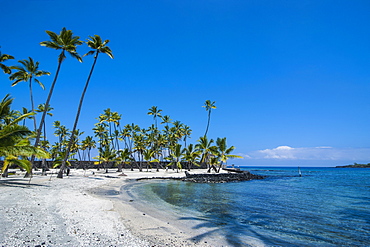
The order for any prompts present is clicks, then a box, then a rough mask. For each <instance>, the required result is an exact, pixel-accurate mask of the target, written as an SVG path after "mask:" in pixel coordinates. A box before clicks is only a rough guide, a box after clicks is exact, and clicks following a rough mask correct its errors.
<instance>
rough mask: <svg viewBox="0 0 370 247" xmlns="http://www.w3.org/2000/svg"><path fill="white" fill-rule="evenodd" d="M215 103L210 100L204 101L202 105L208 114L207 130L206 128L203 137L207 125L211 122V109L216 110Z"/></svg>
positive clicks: (205, 134)
mask: <svg viewBox="0 0 370 247" xmlns="http://www.w3.org/2000/svg"><path fill="white" fill-rule="evenodd" d="M215 103H216V101H213V102H211V101H210V100H206V102H205V103H204V106H202V107H205V108H206V111H207V112H208V121H207V128H206V133H204V136H207V133H208V128H209V123H210V121H211V111H212V109H216V106H215Z"/></svg>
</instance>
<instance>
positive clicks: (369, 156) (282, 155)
mask: <svg viewBox="0 0 370 247" xmlns="http://www.w3.org/2000/svg"><path fill="white" fill-rule="evenodd" d="M243 156H244V157H248V158H249V159H275V160H349V161H350V160H353V161H357V160H370V148H333V147H301V148H293V147H289V146H279V147H277V148H273V149H264V150H258V151H254V152H251V153H248V154H244V155H243Z"/></svg>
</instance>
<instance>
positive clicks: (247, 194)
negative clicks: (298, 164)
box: [138, 167, 370, 246]
mask: <svg viewBox="0 0 370 247" xmlns="http://www.w3.org/2000/svg"><path fill="white" fill-rule="evenodd" d="M246 169H247V170H249V171H251V172H252V173H254V174H260V175H265V176H267V178H266V179H263V180H253V181H246V182H238V183H224V184H195V183H190V182H182V181H167V180H166V181H155V182H153V181H152V182H149V183H142V184H141V185H140V186H139V188H138V192H139V194H140V193H141V196H142V199H144V200H148V201H151V202H152V203H153V202H154V203H156V202H157V203H160V202H161V201H162V202H165V203H166V204H168V205H173V206H175V207H177V208H180V209H183V210H184V211H186V212H187V214H185V215H187V216H183V215H181V214H180V213H179V220H180V221H183V222H184V224H186V222H187V221H189V220H192V221H195V222H196V225H195V228H210V229H212V232H211V231H210V233H209V234H219V235H221V236H223V237H224V238H225V240H226V242H227V243H228V244H229V245H230V246H247V243H248V237H249V236H250V237H254V238H257V239H259V240H261V241H262V242H263V243H264V244H265V245H267V246H370V169H360V168H358V169H357V168H356V169H350V168H343V169H336V168H301V171H302V175H303V176H302V177H299V176H297V175H298V171H297V168H271V167H269V168H266V167H265V168H261V167H259V168H253V167H249V168H246ZM149 195H150V196H149ZM189 212H193V214H191V213H189ZM191 215H194V216H191ZM214 227H216V229H217V230H214ZM204 236H206V235H204ZM204 236H199V238H200V239H201V238H202V237H204Z"/></svg>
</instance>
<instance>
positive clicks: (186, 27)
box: [0, 0, 370, 166]
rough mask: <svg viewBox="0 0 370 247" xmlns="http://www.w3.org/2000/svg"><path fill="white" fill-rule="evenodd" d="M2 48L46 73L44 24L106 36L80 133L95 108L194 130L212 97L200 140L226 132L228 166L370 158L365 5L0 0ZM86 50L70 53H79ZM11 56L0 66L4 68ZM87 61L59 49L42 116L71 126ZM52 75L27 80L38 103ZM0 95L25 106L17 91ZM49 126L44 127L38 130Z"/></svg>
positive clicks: (23, 94) (50, 57)
mask: <svg viewBox="0 0 370 247" xmlns="http://www.w3.org/2000/svg"><path fill="white" fill-rule="evenodd" d="M0 3H1V6H2V9H3V13H2V15H1V16H0V20H1V22H2V23H4V25H2V28H1V36H0V46H1V51H2V53H6V54H11V55H13V56H15V58H16V60H20V59H26V58H27V57H29V56H30V57H32V58H33V59H35V60H37V61H39V62H40V69H43V70H48V71H50V72H51V73H54V72H55V70H56V66H57V56H58V54H59V52H58V51H55V50H52V49H48V48H45V47H41V46H40V45H39V43H40V42H41V41H45V40H49V38H48V35H47V34H46V33H45V30H50V31H53V32H57V33H59V32H60V30H61V29H62V28H63V27H66V28H67V29H70V30H72V31H73V32H74V34H75V35H78V36H80V37H81V39H83V40H86V39H87V37H88V36H89V35H94V34H98V35H100V36H101V37H102V38H103V39H109V40H110V41H111V42H110V43H109V46H110V47H111V49H112V51H113V53H114V55H115V59H113V60H111V59H110V58H109V57H108V56H105V57H104V56H101V57H100V58H99V61H98V64H97V67H96V70H95V71H94V74H93V77H92V81H91V84H90V87H89V89H88V94H87V96H86V98H85V103H84V107H83V112H82V115H81V120H80V122H79V128H80V129H82V130H85V132H86V133H87V134H90V135H91V134H92V131H91V129H92V128H93V125H94V123H95V122H96V118H97V117H98V116H99V114H101V113H102V112H103V110H104V109H106V108H108V107H109V108H111V110H113V111H117V112H119V113H120V114H122V124H127V123H133V122H134V123H136V124H139V125H140V126H141V127H148V126H149V125H150V124H152V117H151V116H148V115H147V112H148V109H149V108H150V107H151V106H158V108H159V109H162V110H163V114H164V115H170V116H171V118H172V119H173V120H180V121H181V122H183V123H185V124H187V125H189V126H190V127H191V129H192V130H193V134H192V138H191V141H192V142H196V140H197V139H198V137H199V136H201V135H203V134H204V131H205V127H206V123H207V113H206V111H205V109H204V108H202V107H201V106H202V105H203V104H204V101H205V100H207V99H209V100H211V101H216V106H217V109H215V110H214V111H213V112H212V119H211V126H210V130H209V136H210V137H212V138H217V137H227V140H228V144H229V145H234V146H236V150H235V153H237V154H240V155H243V156H245V159H243V160H233V161H231V162H229V163H235V164H238V165H249V166H253V165H270V166H274V165H292V166H332V165H342V164H348V163H353V162H366V163H367V162H370V141H369V130H370V127H369V126H370V101H369V99H368V96H369V92H370V32H369V23H370V15H369V14H368V13H369V12H370V2H369V1H339V0H336V1H327V0H321V1H305V0H302V1H293V0H292V1H291V0H285V1H283V0H282V1H263V0H260V1H248V0H244V1H233V0H227V1H226V0H212V1H211V0H202V1H199V0H189V1H180V0H179V1H174V0H157V1H149V0H142V1H140V0H138V1H113V0H106V1H103V2H102V1H95V0H91V1H69V0H66V1H56V0H38V1H37V0H27V1H26V0H22V1H18V0H14V1H4V0H0ZM87 51H88V49H87V47H86V46H83V47H80V48H79V49H78V52H79V53H80V54H84V53H86V52H87ZM14 63H15V61H14V62H9V63H7V64H8V65H13V64H14ZM91 63H92V57H87V58H85V59H84V63H82V64H80V63H79V62H77V61H76V60H74V59H72V58H71V57H68V58H67V59H66V60H65V62H64V63H63V65H62V69H61V72H60V76H59V79H58V82H57V85H56V88H55V91H54V95H53V98H52V101H51V105H52V107H54V109H55V110H54V117H53V118H49V119H47V123H48V124H49V125H51V123H52V122H53V121H55V120H60V121H61V122H62V124H65V125H66V126H67V127H69V128H72V123H73V120H74V117H75V113H76V108H77V104H78V100H79V97H80V94H81V91H82V88H83V85H84V83H85V80H86V78H87V75H88V72H89V69H90V66H91ZM52 79H53V75H52V76H49V77H44V78H41V79H40V80H41V81H42V82H43V83H44V84H45V86H46V87H47V89H46V90H45V91H43V90H41V89H40V88H37V87H36V85H35V97H36V103H37V104H39V103H43V102H44V101H45V99H46V96H47V92H48V88H49V86H50V84H51V82H52ZM0 81H1V83H0V89H1V92H3V95H5V94H6V93H11V95H12V96H13V97H15V102H14V107H15V108H17V109H20V108H21V107H22V106H26V107H29V105H30V103H29V96H28V87H27V85H26V84H23V85H22V84H19V85H17V86H16V87H13V88H11V87H10V82H9V80H8V79H7V76H6V75H5V74H1V75H0ZM1 97H3V96H1ZM50 131H51V130H50Z"/></svg>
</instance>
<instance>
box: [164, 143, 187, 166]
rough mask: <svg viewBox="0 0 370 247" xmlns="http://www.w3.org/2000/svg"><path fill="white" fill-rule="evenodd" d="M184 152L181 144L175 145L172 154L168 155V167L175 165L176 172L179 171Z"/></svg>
mask: <svg viewBox="0 0 370 247" xmlns="http://www.w3.org/2000/svg"><path fill="white" fill-rule="evenodd" d="M184 152H185V149H182V147H181V144H176V145H175V146H174V147H173V148H172V152H171V155H170V157H171V160H172V161H171V163H170V164H168V166H171V165H176V168H177V172H179V169H182V165H181V159H182V157H183V154H184Z"/></svg>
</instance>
